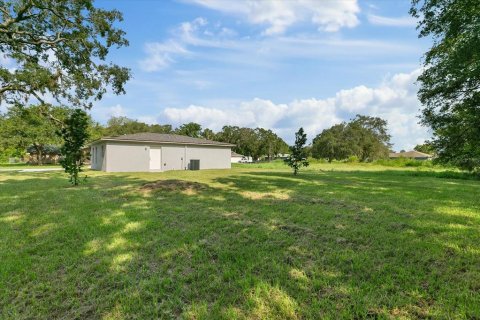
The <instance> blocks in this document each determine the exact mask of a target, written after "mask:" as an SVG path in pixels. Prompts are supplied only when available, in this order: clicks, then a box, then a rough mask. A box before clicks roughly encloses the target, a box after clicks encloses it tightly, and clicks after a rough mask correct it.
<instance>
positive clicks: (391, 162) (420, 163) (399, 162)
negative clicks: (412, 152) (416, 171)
mask: <svg viewBox="0 0 480 320" xmlns="http://www.w3.org/2000/svg"><path fill="white" fill-rule="evenodd" d="M374 163H375V164H378V165H381V166H387V167H415V168H419V167H424V168H432V167H433V166H434V165H433V163H432V161H430V160H415V159H410V158H397V159H381V160H376V161H374Z"/></svg>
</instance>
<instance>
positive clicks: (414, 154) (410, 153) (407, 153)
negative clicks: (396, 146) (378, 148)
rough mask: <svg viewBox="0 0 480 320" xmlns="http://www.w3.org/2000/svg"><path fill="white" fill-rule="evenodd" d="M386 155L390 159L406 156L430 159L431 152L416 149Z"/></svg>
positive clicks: (416, 158)
mask: <svg viewBox="0 0 480 320" xmlns="http://www.w3.org/2000/svg"><path fill="white" fill-rule="evenodd" d="M388 157H389V158H390V159H398V158H408V159H415V160H431V159H432V158H433V156H432V155H431V154H427V153H423V152H419V151H416V150H412V151H405V152H392V153H390V154H389V155H388Z"/></svg>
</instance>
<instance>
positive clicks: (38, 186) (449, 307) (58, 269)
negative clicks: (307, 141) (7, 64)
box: [0, 171, 480, 319]
mask: <svg viewBox="0 0 480 320" xmlns="http://www.w3.org/2000/svg"><path fill="white" fill-rule="evenodd" d="M204 175H205V176H207V177H209V178H204ZM48 176H49V178H48V184H46V183H45V181H46V180H45V179H44V178H43V177H42V178H40V177H37V176H35V177H34V178H28V179H24V177H23V176H22V177H19V179H22V180H4V181H1V183H2V185H1V186H2V192H1V193H0V209H1V210H0V212H1V214H0V219H1V226H2V227H1V228H2V229H1V231H2V242H1V245H2V246H1V249H2V250H0V252H1V253H0V255H1V257H2V259H1V260H2V261H4V262H5V263H2V264H1V266H0V284H1V285H2V286H3V287H5V288H6V291H5V292H4V294H2V295H0V297H1V298H0V304H2V305H4V306H5V307H4V308H2V309H3V311H2V312H3V314H2V315H3V317H5V318H14V317H16V316H20V317H25V318H27V317H44V316H45V317H52V318H60V317H67V318H75V317H78V318H101V317H105V318H108V317H111V318H122V317H125V318H128V317H132V316H133V315H135V316H137V317H140V318H173V317H179V316H183V317H186V318H291V319H296V318H321V317H348V318H351V317H360V318H363V317H375V316H377V317H387V316H390V317H391V316H393V317H395V316H398V317H401V316H404V317H432V316H435V315H439V316H442V315H453V316H455V315H462V314H463V315H466V316H475V315H476V313H475V312H477V311H476V309H475V307H474V306H475V305H477V304H476V303H477V302H478V296H477V295H476V294H478V292H479V291H480V287H478V283H479V282H478V281H476V280H478V277H479V274H478V270H476V266H478V264H479V262H480V256H479V252H480V251H479V246H478V241H477V240H478V236H479V233H478V225H479V215H478V211H475V210H477V209H478V204H477V202H476V199H475V195H474V192H476V191H478V183H473V182H469V183H468V184H465V185H462V188H460V189H459V187H458V185H455V184H450V183H449V182H451V181H447V180H443V179H441V180H440V179H435V178H428V177H427V180H425V179H421V180H419V179H417V180H415V179H411V177H409V176H401V175H398V176H392V175H391V174H389V173H388V172H377V173H365V172H360V173H359V172H348V173H346V172H304V173H301V174H300V175H299V176H295V177H294V176H293V175H291V174H289V173H284V172H270V171H253V172H243V173H241V174H238V173H236V172H214V173H212V174H210V173H208V172H207V173H204V174H198V173H195V172H187V173H178V174H176V175H175V174H167V175H162V174H156V175H153V174H151V175H148V174H144V175H111V174H110V175H99V176H94V177H92V178H91V179H90V181H89V182H88V183H87V184H85V185H83V186H81V187H79V188H68V187H65V181H64V180H63V178H62V179H60V178H59V175H58V174H49V175H48ZM170 177H175V179H177V180H176V181H177V182H178V181H179V180H180V181H185V180H188V181H195V182H196V183H197V184H198V185H197V187H195V188H194V190H191V189H189V188H183V189H182V188H180V189H178V188H173V189H165V188H160V189H153V190H147V191H145V190H142V186H144V185H145V184H148V183H150V182H151V181H155V180H157V179H160V180H165V179H169V178H170ZM170 184H174V185H175V183H173V182H171V183H169V184H167V185H170ZM161 185H164V184H161ZM4 186H5V188H4ZM454 297H455V298H454ZM469 312H470V313H469Z"/></svg>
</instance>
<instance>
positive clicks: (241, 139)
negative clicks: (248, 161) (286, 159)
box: [216, 126, 288, 160]
mask: <svg viewBox="0 0 480 320" xmlns="http://www.w3.org/2000/svg"><path fill="white" fill-rule="evenodd" d="M216 139H217V140H218V141H222V142H228V143H232V144H235V145H236V146H235V147H234V148H233V151H235V152H237V153H239V154H242V155H245V156H249V157H252V158H253V159H254V160H258V159H259V158H260V157H262V156H266V157H267V159H268V160H271V159H273V158H274V157H275V156H276V155H278V154H280V153H286V152H288V145H287V144H286V143H285V141H283V139H282V138H280V137H279V136H277V135H276V134H275V133H274V132H273V131H272V130H267V129H263V128H256V129H252V128H241V127H237V126H224V127H223V128H222V131H220V132H218V133H217V134H216Z"/></svg>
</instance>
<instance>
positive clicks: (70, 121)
mask: <svg viewBox="0 0 480 320" xmlns="http://www.w3.org/2000/svg"><path fill="white" fill-rule="evenodd" d="M88 123H89V117H88V115H87V114H86V112H85V111H83V110H82V109H75V110H74V111H73V112H72V113H71V114H70V116H69V117H68V118H67V119H66V120H65V124H64V126H63V127H62V129H61V130H60V132H59V134H60V136H61V137H62V138H63V141H64V143H63V145H62V148H61V153H62V156H63V158H62V159H61V160H60V164H61V165H62V167H63V168H64V169H65V172H66V173H68V174H69V176H70V182H71V183H72V184H73V185H75V186H77V185H78V182H79V177H78V175H79V173H80V172H82V167H83V161H84V158H83V150H82V149H83V148H84V146H85V143H86V142H87V140H88Z"/></svg>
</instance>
